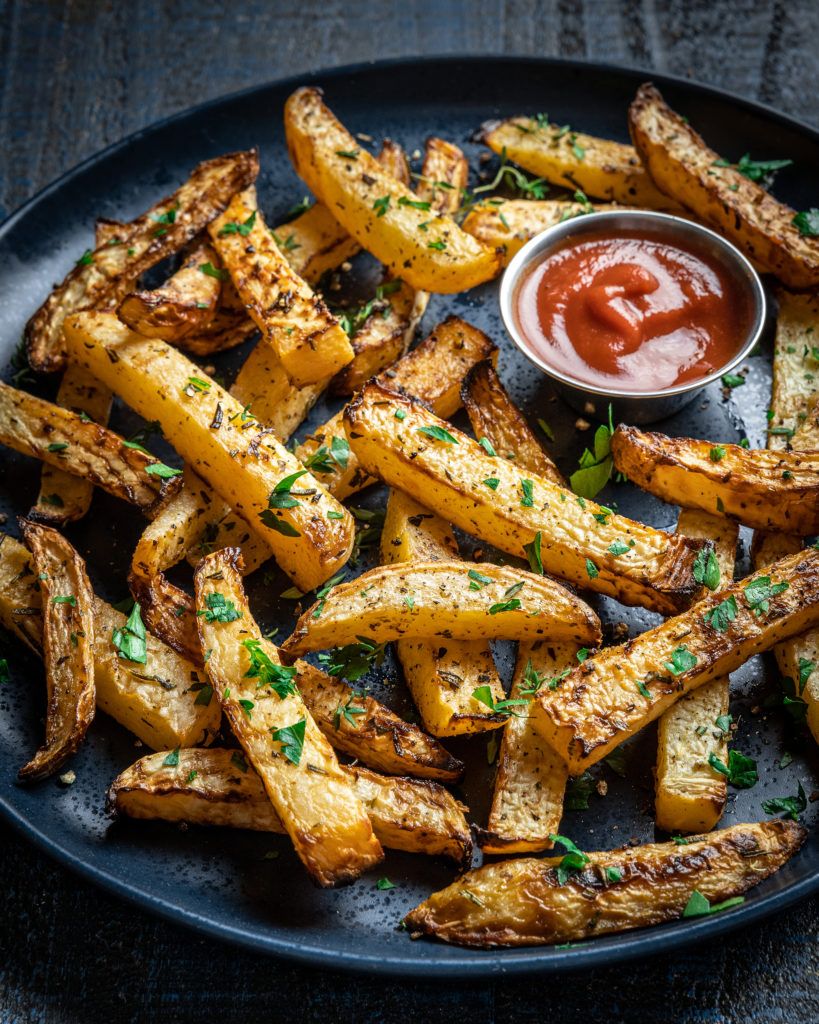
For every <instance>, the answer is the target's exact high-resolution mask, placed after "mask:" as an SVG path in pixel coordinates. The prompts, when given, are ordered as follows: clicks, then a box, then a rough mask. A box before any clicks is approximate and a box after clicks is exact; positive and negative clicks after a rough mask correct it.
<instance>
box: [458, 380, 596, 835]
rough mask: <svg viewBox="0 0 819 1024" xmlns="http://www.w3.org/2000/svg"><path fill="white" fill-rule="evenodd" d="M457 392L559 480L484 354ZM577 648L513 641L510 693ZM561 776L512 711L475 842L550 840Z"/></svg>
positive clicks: (529, 468) (535, 683)
mask: <svg viewBox="0 0 819 1024" xmlns="http://www.w3.org/2000/svg"><path fill="white" fill-rule="evenodd" d="M461 395H462V397H463V402H464V406H465V407H466V411H467V414H468V415H469V421H470V423H471V425H472V429H473V431H474V432H475V436H476V437H484V438H486V440H487V441H488V442H489V443H490V444H491V445H492V446H493V447H494V449H495V451H496V452H497V453H498V454H499V455H500V456H501V457H503V458H506V459H510V460H512V461H514V463H515V465H516V466H517V467H518V469H520V470H521V471H524V472H532V473H536V474H537V475H539V476H542V477H544V478H545V479H547V480H553V481H554V482H555V483H557V484H562V483H563V478H562V476H561V474H560V471H559V470H558V469H557V467H556V466H555V464H554V463H553V462H552V460H551V459H550V458H549V456H548V455H547V454H546V452H545V451H544V450H543V448H542V447H541V445H540V443H539V442H538V440H537V438H536V437H535V435H534V434H533V433H532V430H531V429H530V427H529V424H528V423H527V422H526V419H525V418H524V417H523V415H522V414H521V412H520V410H519V409H518V408H517V407H516V406H515V404H514V403H513V402H512V400H511V398H510V397H509V395H508V394H507V393H506V390H505V389H504V387H503V384H501V382H500V379H499V377H498V375H497V373H496V372H495V370H494V368H493V366H492V364H491V363H490V362H489V361H486V362H483V363H478V365H477V366H475V367H474V368H473V369H472V370H470V372H469V373H468V374H467V376H466V379H465V381H464V386H463V388H462V389H461ZM576 653H577V645H576V644H555V643H550V642H549V641H548V640H536V641H535V642H534V643H521V644H519V645H518V653H517V660H516V663H515V674H514V677H513V679H512V689H511V692H510V694H509V697H510V699H511V700H513V701H515V700H531V699H532V696H533V694H534V693H536V692H537V690H538V689H539V688H540V687H541V686H542V685H543V684H544V683H549V682H551V681H552V680H554V679H558V678H560V676H561V674H562V673H564V672H566V671H567V670H568V669H569V668H570V667H571V666H573V665H575V664H576V661H575V660H574V659H575V655H576ZM521 707H522V705H521ZM567 778H568V772H567V771H566V766H565V765H564V764H563V761H562V760H561V759H560V758H559V757H558V756H557V754H555V752H554V751H553V750H552V749H551V747H549V745H548V744H547V743H546V741H545V740H544V739H543V737H542V736H541V735H540V733H539V732H538V731H537V729H535V728H534V726H533V725H532V723H531V722H530V720H529V714H528V711H527V710H517V711H513V713H512V714H511V715H509V716H508V721H507V723H506V726H505V728H504V730H503V737H502V739H501V744H500V751H499V753H498V768H497V773H496V775H495V788H494V793H493V796H492V806H491V809H490V812H489V821H488V823H487V827H486V828H485V829H479V830H478V842H479V844H480V846H481V848H482V849H483V850H484V851H485V852H486V853H501V854H502V853H535V852H537V851H539V850H545V849H547V848H549V847H550V846H551V840H550V839H549V836H550V834H553V833H555V832H557V830H558V826H559V825H560V819H561V817H562V815H563V794H564V792H565V790H566V780H567Z"/></svg>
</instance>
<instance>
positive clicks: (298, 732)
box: [271, 718, 307, 765]
mask: <svg viewBox="0 0 819 1024" xmlns="http://www.w3.org/2000/svg"><path fill="white" fill-rule="evenodd" d="M306 725H307V719H306V718H302V719H301V720H300V721H298V722H295V723H294V724H293V725H286V726H285V727H284V728H283V729H272V730H271V732H272V734H273V739H274V741H275V742H276V743H281V753H282V754H283V755H284V756H285V757H286V758H287V760H288V761H290V762H292V763H293V764H296V765H297V764H299V763H300V762H301V755H302V751H303V750H304V730H305V726H306Z"/></svg>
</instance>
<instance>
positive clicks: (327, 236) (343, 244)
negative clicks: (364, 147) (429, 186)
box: [273, 139, 409, 285]
mask: <svg viewBox="0 0 819 1024" xmlns="http://www.w3.org/2000/svg"><path fill="white" fill-rule="evenodd" d="M377 159H378V162H379V163H380V164H381V166H382V167H383V168H384V169H385V171H386V172H387V173H388V174H391V175H392V176H393V177H394V178H398V180H399V181H403V182H404V184H408V183H409V166H408V164H407V158H406V154H405V153H404V150H403V149H402V148H401V146H399V145H398V144H397V143H395V142H391V141H390V140H389V139H385V140H384V144H383V146H382V147H381V152H380V153H379V155H378V157H377ZM273 238H274V239H275V241H276V245H278V247H279V248H280V249H281V250H282V252H283V253H284V254H285V255H286V256H287V259H288V261H289V263H290V266H291V267H292V268H293V270H295V272H296V273H297V274H298V275H299V277H303V278H304V280H305V281H306V282H307V283H308V284H309V285H317V284H318V283H319V281H320V280H321V278H322V277H323V275H324V274H326V273H327V271H328V270H335V269H336V267H340V266H341V264H342V263H344V261H345V260H349V259H352V257H353V256H355V254H356V253H357V252H358V251H359V250H360V248H361V246H360V245H359V244H358V242H357V241H356V240H355V239H354V238H352V237H351V236H350V235H348V234H347V232H346V231H345V230H344V228H343V227H342V226H341V225H340V224H339V222H338V221H337V220H336V219H335V217H334V216H333V215H332V214H331V213H330V211H329V210H328V209H327V207H326V206H324V205H323V204H322V203H313V205H312V206H309V207H308V208H307V209H306V210H305V211H304V212H303V213H300V214H299V215H298V216H297V217H294V218H293V219H292V220H288V221H285V223H283V224H279V225H278V226H277V227H276V228H274V229H273Z"/></svg>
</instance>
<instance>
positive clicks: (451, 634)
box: [281, 561, 819, 660]
mask: <svg viewBox="0 0 819 1024" xmlns="http://www.w3.org/2000/svg"><path fill="white" fill-rule="evenodd" d="M818 599H819V596H818ZM543 636H549V637H554V638H555V639H557V640H574V641H577V643H579V644H582V643H588V644H591V645H595V644H598V643H599V642H600V639H601V634H600V621H599V619H598V618H597V616H596V615H595V614H594V612H593V611H592V610H591V608H589V606H588V605H586V604H584V603H583V602H582V601H581V600H580V599H579V598H577V597H575V596H574V594H572V593H570V592H569V591H568V590H566V588H565V587H561V586H560V584H559V583H555V582H554V580H552V579H550V578H549V577H548V576H537V575H535V573H532V572H527V571H526V570H524V569H513V568H511V567H510V566H502V565H492V564H491V563H485V562H481V563H477V562H453V561H433V562H415V561H413V562H410V563H405V562H401V563H398V564H396V565H382V566H378V567H377V568H375V569H370V571H369V572H365V573H362V575H361V576H358V577H356V579H354V580H351V581H350V582H348V583H339V584H338V585H337V586H335V587H333V588H332V590H330V592H329V593H328V594H327V595H326V596H325V597H323V598H321V600H320V601H318V602H316V604H314V605H313V606H312V607H311V608H308V609H307V611H306V612H304V614H303V615H302V616H301V617H300V618H299V621H298V622H297V623H296V628H295V629H294V630H293V633H292V635H291V636H290V637H288V639H287V640H285V642H284V643H283V644H282V646H281V653H282V657H286V658H289V659H291V660H292V659H293V658H295V657H297V656H298V655H301V654H306V653H307V652H308V651H322V650H327V649H328V648H330V647H342V646H344V645H345V644H354V643H355V642H356V639H358V638H361V637H365V638H366V639H367V640H371V641H373V642H374V643H386V642H388V641H390V640H400V639H412V638H423V639H432V638H436V637H440V638H441V639H442V640H452V639H454V640H481V639H486V640H498V639H505V640H536V639H539V638H540V637H543Z"/></svg>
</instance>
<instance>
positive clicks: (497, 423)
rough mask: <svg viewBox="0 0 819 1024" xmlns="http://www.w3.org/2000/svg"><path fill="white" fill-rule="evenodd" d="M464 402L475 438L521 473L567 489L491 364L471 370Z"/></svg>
mask: <svg viewBox="0 0 819 1024" xmlns="http://www.w3.org/2000/svg"><path fill="white" fill-rule="evenodd" d="M461 399H462V401H463V403H464V408H465V409H466V413H467V416H469V422H470V424H471V425H472V430H473V431H474V433H475V437H477V438H481V437H485V438H486V439H487V441H489V443H490V444H491V445H492V447H493V448H494V449H495V451H496V452H497V454H498V455H500V456H501V458H504V459H508V460H509V461H510V462H513V463H514V464H515V465H516V466H518V467H519V468H520V469H522V470H525V471H526V472H532V473H535V474H537V476H541V477H543V479H544V480H551V481H552V483H555V484H558V485H559V486H561V487H564V486H565V484H566V481H565V480H564V479H563V474H562V473H561V472H560V470H559V469H558V468H557V466H556V465H555V464H554V462H553V461H552V460H551V459H550V458H549V456H548V455H547V454H546V452H545V451H544V450H543V446H542V445H541V444H540V442H539V441H538V440H537V438H536V437H535V435H534V434H533V433H532V431H531V429H530V427H529V424H528V423H527V422H526V417H525V416H524V415H523V413H522V412H521V411H520V409H518V407H517V406H516V405H515V403H514V402H513V401H512V399H511V398H510V397H509V395H508V394H507V392H506V389H505V388H504V386H503V384H502V383H501V379H500V377H499V376H498V374H497V371H496V370H495V367H494V366H493V365H492V362H491V360H489V359H486V360H484V361H483V362H481V363H478V364H477V365H476V366H473V367H472V369H471V370H470V371H469V373H468V374H467V375H466V377H465V379H464V383H463V387H462V388H461Z"/></svg>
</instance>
